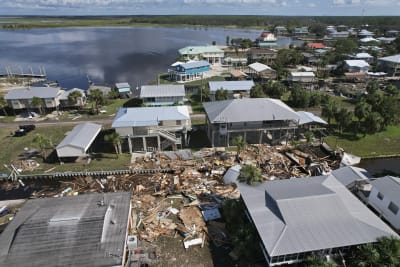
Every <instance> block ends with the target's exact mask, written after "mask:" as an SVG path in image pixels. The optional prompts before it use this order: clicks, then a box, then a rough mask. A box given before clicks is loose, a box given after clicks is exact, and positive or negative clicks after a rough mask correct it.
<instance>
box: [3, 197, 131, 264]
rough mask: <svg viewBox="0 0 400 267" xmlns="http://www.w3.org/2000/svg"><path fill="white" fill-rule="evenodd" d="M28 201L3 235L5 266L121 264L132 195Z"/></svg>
mask: <svg viewBox="0 0 400 267" xmlns="http://www.w3.org/2000/svg"><path fill="white" fill-rule="evenodd" d="M102 197H103V195H101V194H84V195H80V196H74V197H61V198H42V199H34V200H28V201H27V202H26V203H25V205H24V206H23V207H22V208H21V210H20V211H19V212H18V213H17V215H16V216H15V218H14V220H12V221H11V223H10V224H9V225H8V226H7V228H6V229H5V231H4V232H3V233H2V234H1V235H0V267H8V266H118V265H119V266H121V265H122V257H123V252H124V248H125V237H126V229H127V223H128V216H129V209H130V197H131V196H130V193H128V192H124V193H121V192H119V193H107V194H104V203H105V205H104V206H99V205H98V202H99V201H101V200H102Z"/></svg>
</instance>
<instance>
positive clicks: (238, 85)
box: [208, 80, 254, 92]
mask: <svg viewBox="0 0 400 267" xmlns="http://www.w3.org/2000/svg"><path fill="white" fill-rule="evenodd" d="M208 84H209V86H210V91H211V92H215V91H217V90H219V89H221V88H223V89H224V90H227V91H250V89H251V88H252V87H253V86H254V82H253V80H250V81H225V82H209V83H208Z"/></svg>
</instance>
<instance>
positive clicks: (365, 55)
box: [353, 53, 374, 58]
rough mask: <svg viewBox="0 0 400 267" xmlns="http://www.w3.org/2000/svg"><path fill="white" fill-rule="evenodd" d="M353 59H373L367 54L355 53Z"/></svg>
mask: <svg viewBox="0 0 400 267" xmlns="http://www.w3.org/2000/svg"><path fill="white" fill-rule="evenodd" d="M353 57H354V58H374V57H373V56H371V55H370V54H368V53H357V54H355V55H354V56H353Z"/></svg>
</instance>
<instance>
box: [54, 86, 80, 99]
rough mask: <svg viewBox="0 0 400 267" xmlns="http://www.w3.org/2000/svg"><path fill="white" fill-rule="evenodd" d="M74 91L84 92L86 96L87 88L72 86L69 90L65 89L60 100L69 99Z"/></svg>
mask: <svg viewBox="0 0 400 267" xmlns="http://www.w3.org/2000/svg"><path fill="white" fill-rule="evenodd" d="M74 91H78V92H80V93H81V94H82V96H85V90H83V89H79V88H72V89H71V90H68V91H64V92H63V93H62V94H61V95H60V100H68V96H69V94H70V93H72V92H74Z"/></svg>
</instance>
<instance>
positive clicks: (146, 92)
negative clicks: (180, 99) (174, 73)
mask: <svg viewBox="0 0 400 267" xmlns="http://www.w3.org/2000/svg"><path fill="white" fill-rule="evenodd" d="M169 96H185V86H184V85H181V84H180V85H175V84H160V85H143V86H142V88H141V90H140V98H144V97H169Z"/></svg>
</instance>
